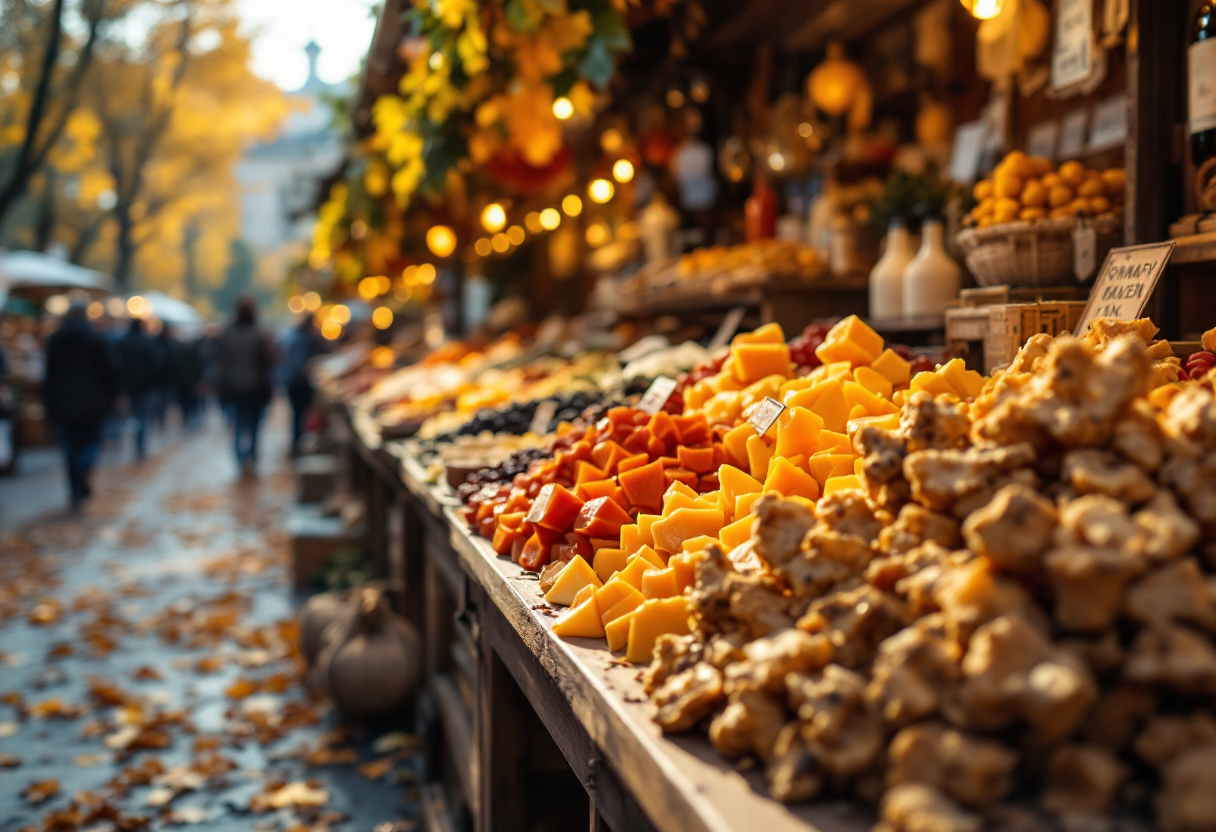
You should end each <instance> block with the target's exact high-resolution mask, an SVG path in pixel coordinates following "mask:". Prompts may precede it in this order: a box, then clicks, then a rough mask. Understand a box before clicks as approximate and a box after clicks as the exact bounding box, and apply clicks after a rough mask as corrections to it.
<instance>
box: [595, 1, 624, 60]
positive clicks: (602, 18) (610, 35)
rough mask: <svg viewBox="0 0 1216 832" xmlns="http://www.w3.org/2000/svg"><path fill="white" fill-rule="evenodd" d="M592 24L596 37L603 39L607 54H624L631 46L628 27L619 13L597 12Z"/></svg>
mask: <svg viewBox="0 0 1216 832" xmlns="http://www.w3.org/2000/svg"><path fill="white" fill-rule="evenodd" d="M592 22H593V24H594V25H595V34H596V36H597V37H600V38H603V40H604V46H605V47H607V49H608V51H609V52H625V51H627V50H628V49H629V48H630V47H631V46H632V45H633V40H632V38H630V36H629V26H628V25H627V24H626V23H625V18H624V17H623V16H622V15H621V14H620V13H619V12H616V11H604V12H598V13H596V15H595V17H594V18H593V21H592Z"/></svg>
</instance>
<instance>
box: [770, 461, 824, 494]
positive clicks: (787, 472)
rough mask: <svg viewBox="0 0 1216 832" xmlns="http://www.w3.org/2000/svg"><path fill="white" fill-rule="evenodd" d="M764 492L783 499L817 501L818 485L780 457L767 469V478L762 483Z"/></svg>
mask: <svg viewBox="0 0 1216 832" xmlns="http://www.w3.org/2000/svg"><path fill="white" fill-rule="evenodd" d="M764 490H765V492H766V493H767V492H770V491H775V492H777V493H778V494H780V495H782V496H784V497H805V498H806V499H808V500H818V499H819V483H817V482H815V480H814V478H812V477H811V475H810V474H808V473H806V472H805V471H803V470H802V469H801V468H798V467H796V466H795V465H794V464H793V463H791V462H790V461H789V460H788V459H782V458H780V457H778V458H777V459H774V460H773V462H772V464H771V465H769V467H768V478H767V479H765V481H764Z"/></svg>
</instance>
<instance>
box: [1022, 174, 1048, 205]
mask: <svg viewBox="0 0 1216 832" xmlns="http://www.w3.org/2000/svg"><path fill="white" fill-rule="evenodd" d="M1022 204H1023V205H1024V206H1026V207H1027V208H1042V207H1043V206H1044V205H1046V204H1047V189H1046V188H1044V187H1043V183H1042V182H1040V181H1039V180H1037V179H1031V180H1030V181H1028V182H1027V183H1026V184H1025V185H1024V186H1022Z"/></svg>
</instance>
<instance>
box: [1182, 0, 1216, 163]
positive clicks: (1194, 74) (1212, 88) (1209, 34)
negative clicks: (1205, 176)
mask: <svg viewBox="0 0 1216 832" xmlns="http://www.w3.org/2000/svg"><path fill="white" fill-rule="evenodd" d="M1187 69H1188V85H1189V89H1188V95H1187V104H1188V108H1187V109H1188V121H1189V126H1190V133H1191V157H1192V159H1193V161H1194V163H1195V167H1201V166H1202V165H1203V163H1204V162H1206V161H1208V160H1209V159H1211V158H1212V157H1214V156H1216V3H1214V2H1205V3H1203V4H1202V5H1200V7H1199V11H1198V13H1197V14H1196V15H1195V23H1194V25H1193V27H1192V30H1191V41H1190V46H1189V47H1188V48H1187Z"/></svg>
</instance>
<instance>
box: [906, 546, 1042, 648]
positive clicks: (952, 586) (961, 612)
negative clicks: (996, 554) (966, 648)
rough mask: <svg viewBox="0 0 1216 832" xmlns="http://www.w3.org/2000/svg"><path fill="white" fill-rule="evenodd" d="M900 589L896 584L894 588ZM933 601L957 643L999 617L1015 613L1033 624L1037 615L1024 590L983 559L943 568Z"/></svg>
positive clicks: (934, 590) (1038, 614)
mask: <svg viewBox="0 0 1216 832" xmlns="http://www.w3.org/2000/svg"><path fill="white" fill-rule="evenodd" d="M927 571H928V570H925V572H921V573H920V574H918V575H914V576H913V577H912V578H911V579H909V580H915V579H917V578H919V577H920V575H923V574H925V573H926V572H927ZM901 583H902V582H901ZM899 588H900V587H899V586H898V585H897V586H896V589H897V590H898V589H899ZM933 600H934V601H935V602H936V603H937V606H938V608H939V609H941V611H942V616H943V618H944V620H945V622H946V630H947V632H949V633H950V636H951V637H952V638H954V639H955V640H957V641H958V643H959V644H965V643H966V642H967V640H968V639H970V638H971V635H972V633H974V632H975V630H976V628H977V627H979V626H980V625H982V624H984V623H986V622H989V621H991V620H993V619H994V618H997V617H998V616H1003V615H1016V616H1018V617H1020V618H1022V619H1023V620H1026V621H1033V622H1035V623H1037V622H1038V620H1039V618H1040V613H1039V612H1038V609H1037V608H1036V607H1035V606H1034V605H1033V604H1032V603H1031V600H1030V596H1029V595H1027V594H1026V591H1025V590H1024V589H1022V587H1021V586H1019V585H1018V584H1016V583H1014V582H1013V581H1011V580H1010V579H1008V578H1005V577H1003V576H1001V575H997V574H994V573H993V571H992V564H991V563H989V562H988V561H984V560H973V561H969V562H967V563H964V564H962V565H959V566H954V567H952V568H948V569H945V570H943V572H942V575H941V577H940V578H938V579H937V581H936V582H935V583H934V585H933Z"/></svg>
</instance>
